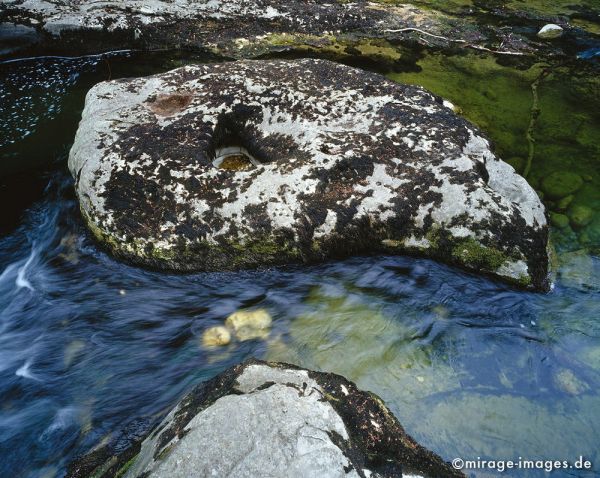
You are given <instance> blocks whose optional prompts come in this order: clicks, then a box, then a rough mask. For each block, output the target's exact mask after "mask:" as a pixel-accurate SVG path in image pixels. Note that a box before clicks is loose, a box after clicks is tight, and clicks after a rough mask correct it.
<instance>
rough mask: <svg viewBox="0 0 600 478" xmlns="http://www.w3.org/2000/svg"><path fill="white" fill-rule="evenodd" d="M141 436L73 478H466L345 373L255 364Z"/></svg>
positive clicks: (86, 463) (202, 391)
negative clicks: (384, 477)
mask: <svg viewBox="0 0 600 478" xmlns="http://www.w3.org/2000/svg"><path fill="white" fill-rule="evenodd" d="M142 438H143V441H142V442H141V444H140V443H139V442H137V441H136V443H132V446H131V447H130V448H127V449H125V450H123V443H113V444H111V445H109V446H105V447H102V448H97V449H96V450H95V451H93V452H91V453H90V454H89V455H86V456H84V457H82V458H81V459H79V460H76V461H75V462H74V463H73V464H71V466H70V468H69V473H68V474H67V476H68V477H69V478H75V477H89V476H95V477H97V478H108V477H115V476H119V477H121V476H124V477H126V478H138V477H142V476H143V477H146V478H158V477H170V478H171V477H172V478H175V477H190V476H199V477H200V476H202V477H204V476H236V477H256V476H273V477H300V476H306V477H323V478H334V477H339V478H342V477H344V478H346V477H347V478H354V477H356V478H358V477H364V476H373V477H375V476H418V477H427V478H451V477H462V476H464V475H463V474H462V473H460V472H459V471H457V470H454V469H452V467H451V466H450V465H449V464H447V463H445V462H444V461H443V460H442V459H441V458H440V457H438V456H437V455H435V454H434V453H432V452H430V451H428V450H426V449H425V448H423V447H422V446H420V445H419V444H417V443H416V442H415V441H414V440H413V439H412V438H411V437H410V436H409V435H407V433H406V432H405V431H404V430H403V428H402V426H401V425H400V423H399V422H398V421H397V420H396V418H395V417H394V416H393V415H392V413H391V412H390V411H389V409H388V408H387V407H386V406H385V404H384V403H383V401H381V399H379V398H378V397H377V396H376V395H374V394H371V393H369V392H363V391H361V390H359V389H358V388H357V387H356V385H354V384H353V383H352V382H350V381H348V380H346V379H344V378H343V377H341V376H339V375H334V374H330V373H322V372H312V371H310V370H306V369H300V368H296V367H294V366H291V365H287V364H278V363H269V362H260V361H255V360H251V361H248V362H245V363H243V364H241V365H237V366H235V367H232V368H231V369H229V370H227V371H225V372H224V373H222V374H221V375H218V376H217V377H215V378H214V379H212V380H210V381H208V382H206V383H203V384H201V385H199V386H198V387H197V388H196V389H194V390H193V391H192V392H191V393H190V394H188V395H187V396H186V397H184V398H183V400H182V401H181V402H180V403H179V404H178V405H177V406H176V407H175V408H174V409H173V410H172V411H171V412H170V413H169V414H168V415H167V416H166V417H165V418H164V419H163V421H162V422H161V423H160V424H159V425H158V427H156V428H154V429H153V430H152V431H151V433H146V434H145V437H144V436H143V437H142ZM117 447H119V448H117Z"/></svg>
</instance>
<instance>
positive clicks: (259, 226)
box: [69, 60, 548, 289]
mask: <svg viewBox="0 0 600 478" xmlns="http://www.w3.org/2000/svg"><path fill="white" fill-rule="evenodd" d="M223 151H225V152H226V151H231V152H232V154H234V155H235V156H236V157H237V156H239V155H240V154H242V155H243V156H245V157H246V158H247V159H248V165H249V166H248V168H242V169H229V168H221V167H219V163H218V162H216V159H217V158H221V159H222V157H223ZM240 151H241V152H242V153H240ZM69 167H70V169H71V173H72V174H73V177H74V178H75V179H76V190H77V193H78V196H79V199H80V205H81V210H82V212H83V215H84V218H85V219H86V220H87V222H88V224H89V226H90V227H91V229H92V231H93V232H94V234H95V235H96V237H97V238H98V239H99V240H100V241H101V242H102V243H104V244H105V245H106V246H107V247H108V248H109V249H111V250H112V251H113V252H114V253H115V254H117V255H119V256H121V257H123V258H126V259H128V260H131V261H133V262H134V263H138V264H143V265H146V266H150V267H156V268H160V269H168V270H183V271H185V270H222V269H235V268H240V267H255V266H261V265H274V264H283V263H290V262H313V261H321V260H324V259H327V258H332V257H342V256H348V255H353V254H360V253H368V252H389V253H406V252H414V253H417V254H421V255H426V256H430V257H434V258H438V259H441V260H443V261H445V262H450V263H453V264H458V265H461V266H463V267H466V268H468V269H471V270H475V271H478V272H485V273H489V274H494V275H496V276H498V277H502V278H504V279H507V280H510V281H513V282H516V283H518V284H521V285H523V286H528V287H532V288H537V289H544V288H546V287H547V273H548V255H547V235H548V227H547V224H546V219H545V212H544V208H543V206H542V204H541V202H540V201H539V199H538V197H537V195H536V194H535V192H534V191H533V190H532V189H531V188H530V186H529V185H528V184H527V183H526V181H525V180H524V179H523V178H522V177H520V176H519V175H517V174H516V173H515V172H514V170H513V169H512V167H510V166H509V165H507V164H506V163H504V162H502V161H500V160H499V159H498V158H496V157H495V156H494V154H493V153H492V152H491V150H490V147H489V144H488V142H487V141H486V140H485V139H484V138H483V137H482V136H481V135H480V133H479V132H478V131H477V130H476V129H475V128H474V127H473V126H472V125H471V124H470V123H468V122H467V121H466V120H464V119H462V118H459V117H458V116H456V115H455V114H454V113H453V112H452V110H451V109H450V108H447V107H446V106H444V105H443V104H442V101H441V99H439V98H437V97H435V96H433V95H431V94H430V93H427V92H426V91H425V90H423V89H421V88H418V87H413V86H406V85H399V84H396V83H393V82H391V81H388V80H386V79H385V78H383V77H381V76H379V75H377V74H373V73H369V72H365V71H362V70H358V69H354V68H350V67H347V66H343V65H338V64H335V63H332V62H328V61H323V60H300V61H263V62H253V61H243V62H235V63H227V64H219V65H202V66H187V67H184V68H180V69H177V70H173V71H171V72H168V73H165V74H162V75H157V76H153V77H147V78H140V79H131V80H117V81H112V82H105V83H101V84H98V85H96V86H95V87H94V88H92V89H91V90H90V92H89V93H88V95H87V99H86V107H85V109H84V112H83V118H82V121H81V123H80V127H79V130H78V132H77V136H76V139H75V143H74V145H73V147H72V150H71V153H70V158H69Z"/></svg>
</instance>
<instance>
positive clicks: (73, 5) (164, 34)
mask: <svg viewBox="0 0 600 478" xmlns="http://www.w3.org/2000/svg"><path fill="white" fill-rule="evenodd" d="M414 3H415V4H417V5H415V4H410V3H403V2H397V1H389V0H379V1H372V2H367V1H362V0H359V1H355V2H347V1H333V0H332V1H323V0H320V1H316V0H313V1H310V2H305V1H299V0H292V1H288V2H276V1H272V0H252V1H245V2H221V1H206V2H192V1H190V0H178V1H170V2H167V1H156V0H153V1H141V0H126V1H119V2H116V1H108V2H102V3H98V2H93V1H78V2H67V1H63V0H11V1H7V2H3V4H2V5H1V6H0V31H1V32H2V34H0V41H1V44H2V48H0V51H2V52H3V53H4V54H10V52H17V51H23V50H27V49H28V48H33V49H36V50H40V49H46V50H61V51H73V50H76V51H78V52H80V53H83V52H98V51H100V50H106V49H122V48H141V49H161V48H170V49H174V48H185V49H192V50H201V51H210V52H212V53H214V54H216V55H219V56H222V57H226V58H256V57H259V56H263V55H267V54H276V53H280V52H282V51H295V50H300V51H312V52H316V53H317V54H319V55H327V54H329V55H335V56H344V55H346V54H348V55H353V54H354V53H355V52H356V51H359V52H361V54H362V55H364V56H374V57H377V58H378V59H386V60H387V61H391V62H394V61H398V60H400V57H401V56H402V51H401V49H398V48H397V45H398V44H401V43H403V44H405V45H413V46H414V45H415V44H418V45H420V46H421V47H425V48H429V47H434V48H440V47H441V48H471V49H476V50H487V51H490V50H491V51H496V52H499V53H500V54H508V55H529V54H536V55H546V54H551V55H557V54H558V55H561V54H562V55H564V54H568V50H569V38H570V37H571V33H573V34H576V35H578V36H587V35H590V34H593V33H592V31H593V29H592V31H588V30H587V29H586V28H587V25H588V24H590V25H594V23H591V22H590V21H589V19H590V18H591V20H592V21H593V20H594V18H593V17H592V15H593V13H592V11H591V9H590V13H589V14H587V16H586V11H587V10H585V7H582V11H581V13H579V15H580V16H583V18H584V19H586V21H587V22H588V23H585V22H584V23H582V22H579V23H578V24H571V23H570V22H569V20H570V19H569V17H567V16H557V15H556V14H555V12H554V11H549V12H547V13H546V12H544V11H540V12H536V11H526V10H519V9H516V10H515V9H511V8H510V6H509V7H507V8H504V9H501V8H497V7H494V8H487V7H479V6H476V5H472V6H469V5H467V4H465V5H463V8H456V7H455V6H452V5H448V4H439V5H438V4H435V2H434V5H429V4H428V3H427V2H414ZM430 3H431V2H430ZM465 3H466V2H465ZM432 6H433V7H434V8H437V10H436V9H432V8H431V7H432ZM553 13H554V14H553ZM550 21H552V22H556V23H558V25H557V26H558V27H560V28H562V29H563V30H564V31H565V32H566V37H567V39H566V41H565V42H564V43H563V44H556V43H553V42H552V41H550V42H549V41H539V40H540V39H539V38H538V37H537V36H536V33H537V32H538V30H539V29H540V28H541V27H543V26H544V25H545V24H547V23H548V22H550ZM510 25H512V27H513V28H510ZM507 28H508V29H507Z"/></svg>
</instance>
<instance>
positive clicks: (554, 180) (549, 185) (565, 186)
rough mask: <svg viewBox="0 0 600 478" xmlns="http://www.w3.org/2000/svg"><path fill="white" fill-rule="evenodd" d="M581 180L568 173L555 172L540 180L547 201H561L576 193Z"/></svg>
mask: <svg viewBox="0 0 600 478" xmlns="http://www.w3.org/2000/svg"><path fill="white" fill-rule="evenodd" d="M582 185H583V179H582V178H581V176H580V175H579V174H577V173H573V172H570V171H555V172H553V173H551V174H549V175H548V176H546V177H545V178H544V179H543V180H542V191H544V194H545V195H546V196H547V197H548V198H549V199H561V198H564V197H565V196H569V195H570V194H573V193H574V192H575V191H577V190H578V189H579V188H580V187H581V186H582Z"/></svg>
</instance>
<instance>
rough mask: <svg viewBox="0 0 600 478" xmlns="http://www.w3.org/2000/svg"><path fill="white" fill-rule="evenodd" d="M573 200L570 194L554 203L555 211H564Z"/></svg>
mask: <svg viewBox="0 0 600 478" xmlns="http://www.w3.org/2000/svg"><path fill="white" fill-rule="evenodd" d="M573 199H575V196H573V195H572V194H570V195H569V196H565V197H564V198H562V199H561V200H560V201H558V202H557V203H556V210H557V211H561V212H562V211H565V210H566V209H567V208H568V207H569V205H570V204H571V203H572V202H573Z"/></svg>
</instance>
